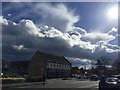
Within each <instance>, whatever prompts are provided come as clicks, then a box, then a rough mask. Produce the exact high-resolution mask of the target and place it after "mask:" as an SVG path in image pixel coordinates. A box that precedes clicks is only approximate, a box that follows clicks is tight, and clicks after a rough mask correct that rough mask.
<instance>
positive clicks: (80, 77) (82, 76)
mask: <svg viewBox="0 0 120 90" xmlns="http://www.w3.org/2000/svg"><path fill="white" fill-rule="evenodd" d="M88 78H89V76H87V75H80V76H79V77H78V79H88Z"/></svg>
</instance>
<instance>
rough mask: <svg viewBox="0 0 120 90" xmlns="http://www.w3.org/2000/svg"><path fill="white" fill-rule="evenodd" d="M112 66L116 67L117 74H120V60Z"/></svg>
mask: <svg viewBox="0 0 120 90" xmlns="http://www.w3.org/2000/svg"><path fill="white" fill-rule="evenodd" d="M112 66H113V67H114V69H115V72H116V74H120V59H116V60H115V61H114V62H113V65H112Z"/></svg>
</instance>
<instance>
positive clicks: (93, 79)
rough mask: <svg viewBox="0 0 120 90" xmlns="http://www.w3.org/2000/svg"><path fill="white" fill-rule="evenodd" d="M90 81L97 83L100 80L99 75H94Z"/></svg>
mask: <svg viewBox="0 0 120 90" xmlns="http://www.w3.org/2000/svg"><path fill="white" fill-rule="evenodd" d="M90 80H91V81H97V80H99V77H98V76H97V75H92V76H90Z"/></svg>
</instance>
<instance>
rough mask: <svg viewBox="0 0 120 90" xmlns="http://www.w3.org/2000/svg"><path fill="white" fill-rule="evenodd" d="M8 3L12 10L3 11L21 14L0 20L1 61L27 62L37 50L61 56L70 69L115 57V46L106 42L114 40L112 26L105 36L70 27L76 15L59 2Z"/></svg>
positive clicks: (0, 18) (116, 48) (115, 30)
mask: <svg viewBox="0 0 120 90" xmlns="http://www.w3.org/2000/svg"><path fill="white" fill-rule="evenodd" d="M12 4H13V5H12V6H13V7H11V6H7V7H5V8H4V10H5V11H8V10H10V9H13V8H14V9H15V10H17V9H18V10H21V11H20V12H18V13H11V15H8V14H9V13H7V16H10V17H11V18H12V20H13V21H12V20H11V21H10V20H8V19H6V18H3V17H0V23H2V33H3V35H2V36H3V44H2V45H3V46H2V48H3V59H5V60H9V61H19V60H30V58H31V57H32V56H33V54H34V53H35V52H36V50H40V51H43V52H47V53H51V54H56V55H60V56H65V57H66V58H67V59H68V60H69V61H70V62H71V63H72V64H73V66H76V65H77V66H79V67H80V65H83V66H84V65H85V64H88V67H90V65H91V64H92V65H93V64H94V61H96V60H97V59H98V58H100V57H101V56H105V57H108V58H110V60H114V59H116V58H117V57H118V56H117V54H118V50H119V47H118V46H117V45H112V44H110V43H109V42H111V41H114V40H116V38H117V35H113V34H112V32H115V33H116V32H117V28H115V27H113V28H112V29H111V30H110V31H109V32H108V33H95V32H91V33H88V32H87V30H85V29H83V28H81V27H75V25H74V24H75V23H76V22H78V20H79V16H78V15H75V14H74V10H71V9H69V8H67V6H65V5H64V4H63V3H60V4H50V3H27V4H26V3H12ZM14 4H17V5H15V6H14ZM31 6H32V7H31ZM24 7H25V8H24ZM23 9H24V10H23ZM13 16H14V17H13ZM33 16H34V18H32V17H33ZM23 17H25V18H32V19H31V20H30V19H23ZM14 20H17V22H15V21H14ZM32 20H33V21H32Z"/></svg>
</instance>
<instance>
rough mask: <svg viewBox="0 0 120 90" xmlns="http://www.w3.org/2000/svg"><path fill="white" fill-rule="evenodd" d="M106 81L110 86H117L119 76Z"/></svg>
mask: <svg viewBox="0 0 120 90" xmlns="http://www.w3.org/2000/svg"><path fill="white" fill-rule="evenodd" d="M106 83H107V84H108V86H109V88H116V87H117V83H118V79H117V78H113V77H111V78H107V79H106Z"/></svg>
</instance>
